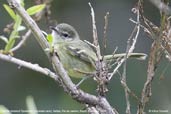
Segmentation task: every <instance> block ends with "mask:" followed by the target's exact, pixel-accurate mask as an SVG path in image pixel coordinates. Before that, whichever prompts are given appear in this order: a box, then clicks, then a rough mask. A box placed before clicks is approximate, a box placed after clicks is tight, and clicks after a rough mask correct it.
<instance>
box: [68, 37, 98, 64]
mask: <svg viewBox="0 0 171 114" xmlns="http://www.w3.org/2000/svg"><path fill="white" fill-rule="evenodd" d="M66 48H67V50H68V52H69V54H71V55H73V56H75V57H77V58H79V59H81V60H82V61H85V62H89V63H91V64H92V65H95V61H96V60H97V56H96V54H95V52H94V51H93V49H92V48H91V47H90V46H89V45H88V44H86V43H85V42H83V41H81V40H79V41H73V42H70V43H68V44H67V45H66Z"/></svg>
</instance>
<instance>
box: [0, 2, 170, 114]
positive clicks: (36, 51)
mask: <svg viewBox="0 0 171 114" xmlns="http://www.w3.org/2000/svg"><path fill="white" fill-rule="evenodd" d="M136 1H137V0H53V2H52V7H51V10H52V15H51V18H52V19H53V20H57V22H58V23H63V22H65V23H69V24H70V25H72V26H74V27H75V28H76V30H77V31H78V32H79V34H80V36H81V39H86V40H88V41H92V25H91V16H90V7H89V6H88V2H91V3H92V6H93V7H94V10H95V15H96V25H97V30H98V36H99V39H100V41H102V38H103V27H104V15H105V14H106V12H107V11H109V12H110V16H109V26H108V30H107V49H106V51H105V52H104V53H105V54H111V53H112V52H113V51H114V49H115V48H116V47H118V51H117V52H118V53H120V52H125V49H126V42H127V39H128V38H129V36H130V34H131V32H132V30H133V28H134V24H133V23H131V22H130V21H129V18H133V19H135V18H136V17H135V15H134V14H133V13H132V12H131V9H132V8H133V7H134V5H135V3H136ZM4 3H6V1H5V0H0V35H7V34H5V33H3V28H4V27H5V26H6V24H8V23H11V22H12V19H10V17H9V15H8V14H7V12H6V11H5V10H4V8H3V6H2V5H3V4H4ZM25 4H26V8H28V7H30V6H33V5H34V1H33V0H25ZM145 15H146V16H147V17H148V18H149V19H150V20H152V21H153V22H154V23H155V24H157V25H159V12H158V10H157V9H156V8H155V7H154V6H153V5H152V4H151V3H149V2H148V1H147V2H146V4H145ZM45 23H46V21H45V20H42V21H41V22H39V23H38V25H39V27H40V28H41V29H42V30H44V31H49V28H48V27H47V25H46V24H45ZM151 43H152V40H151V39H149V38H147V36H146V35H145V33H144V32H143V31H142V32H141V34H140V37H139V38H138V41H137V44H136V49H135V52H144V53H146V54H148V53H149V50H150V45H151ZM101 44H102V43H101ZM3 46H4V43H3V42H2V41H0V48H2V47H3ZM15 57H17V58H20V59H22V60H25V61H29V62H32V63H35V64H39V65H40V66H42V67H47V68H50V69H52V67H51V65H50V64H49V61H48V59H47V57H46V55H45V54H44V53H43V51H42V50H41V48H40V46H39V45H38V43H37V41H36V40H35V39H34V37H33V36H31V37H30V38H29V39H28V40H27V42H26V45H25V46H24V47H22V49H19V50H18V51H17V52H16V53H15ZM127 65H128V66H127V81H128V86H129V87H130V88H131V90H132V91H134V92H135V94H136V95H137V96H140V95H141V90H142V88H143V84H144V82H145V80H146V70H147V61H138V60H129V61H128V64H127ZM167 65H168V61H166V60H165V59H163V60H162V63H161V64H160V65H159V68H158V70H157V73H156V76H155V79H154V81H153V88H152V93H153V95H152V97H151V99H150V102H149V103H148V104H147V106H146V111H147V113H149V112H148V111H149V110H168V111H169V112H170V113H171V91H170V86H171V83H170V81H171V76H170V74H171V72H170V71H169V69H170V68H171V66H170V65H168V68H167V70H166V71H165V72H164V74H163V75H164V79H162V80H160V76H161V75H162V71H163V70H164V69H165V68H166V66H167ZM120 72H122V68H120ZM73 81H74V82H75V83H77V82H78V81H79V80H77V79H73ZM81 88H82V89H83V90H85V91H87V92H90V93H93V94H96V92H95V89H96V83H94V81H92V79H88V80H86V81H85V82H84V83H83V84H82V85H81ZM108 88H109V92H108V93H107V99H108V101H109V102H110V104H111V105H112V106H113V107H114V108H116V109H117V110H118V112H120V114H124V113H125V107H126V103H125V95H124V90H123V88H122V86H121V84H120V79H119V76H118V75H115V76H114V77H113V79H112V81H111V82H110V83H109V85H108ZM28 95H31V96H33V97H34V100H35V102H36V105H37V108H38V109H39V110H62V109H64V110H77V109H78V110H79V109H84V107H83V105H80V104H79V103H77V102H76V101H74V100H72V98H71V97H70V96H68V95H67V94H66V93H65V92H64V91H63V89H62V87H60V85H59V84H58V83H56V82H54V80H52V79H51V78H48V77H47V76H44V75H42V74H40V73H37V72H34V71H31V70H29V69H26V68H23V67H20V66H17V65H14V64H11V63H8V62H4V61H2V60H0V104H2V105H4V106H6V107H7V108H8V109H9V110H20V109H26V104H25V99H26V96H28ZM130 99H131V111H132V112H133V113H135V112H136V110H137V101H136V100H135V99H134V98H132V97H131V98H130ZM169 112H168V114H169ZM15 114H17V113H15ZM44 114H46V113H44ZM47 114H48V113H47ZM78 114H79V113H78ZM161 114H162V113H161Z"/></svg>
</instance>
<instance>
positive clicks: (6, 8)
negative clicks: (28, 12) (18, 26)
mask: <svg viewBox="0 0 171 114" xmlns="http://www.w3.org/2000/svg"><path fill="white" fill-rule="evenodd" d="M3 6H4V8H5V10H6V11H7V12H8V14H9V15H10V16H11V18H12V19H14V20H15V19H16V14H15V13H14V11H13V10H12V9H11V8H10V7H9V6H8V5H6V4H3Z"/></svg>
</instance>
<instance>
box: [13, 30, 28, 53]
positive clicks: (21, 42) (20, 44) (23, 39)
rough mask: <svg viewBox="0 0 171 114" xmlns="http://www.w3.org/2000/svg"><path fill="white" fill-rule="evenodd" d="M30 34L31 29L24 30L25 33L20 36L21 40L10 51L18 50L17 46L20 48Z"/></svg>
mask: <svg viewBox="0 0 171 114" xmlns="http://www.w3.org/2000/svg"><path fill="white" fill-rule="evenodd" d="M30 35H31V30H28V31H27V32H26V34H25V35H24V36H22V40H21V41H20V42H19V43H18V44H17V45H16V46H15V47H14V48H12V49H11V50H10V51H11V52H14V51H16V50H18V49H19V48H21V47H22V46H23V45H24V44H25V42H26V40H27V39H28V38H29V36H30Z"/></svg>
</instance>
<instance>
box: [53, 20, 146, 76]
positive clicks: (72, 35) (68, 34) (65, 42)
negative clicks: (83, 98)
mask: <svg viewBox="0 0 171 114" xmlns="http://www.w3.org/2000/svg"><path fill="white" fill-rule="evenodd" d="M51 29H52V37H53V43H52V45H53V47H54V51H55V52H56V54H57V56H58V57H59V60H60V61H61V63H62V64H63V66H64V69H65V70H66V71H67V73H68V75H69V76H71V77H75V78H84V77H88V76H90V75H91V74H94V73H95V72H96V65H95V63H96V62H97V60H98V59H97V56H96V53H95V51H94V50H93V49H92V47H91V46H90V45H89V44H87V43H86V42H84V41H82V40H81V39H80V37H79V35H78V33H77V31H76V30H75V29H74V28H73V27H72V26H71V25H69V24H66V23H61V24H58V25H57V26H56V27H51ZM124 56H125V54H115V55H113V56H112V55H107V56H106V59H107V60H109V59H111V58H113V59H116V58H119V57H124ZM145 56H146V55H145V54H143V53H132V54H130V55H129V57H135V58H140V59H141V58H143V57H145ZM104 59H105V57H104Z"/></svg>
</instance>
